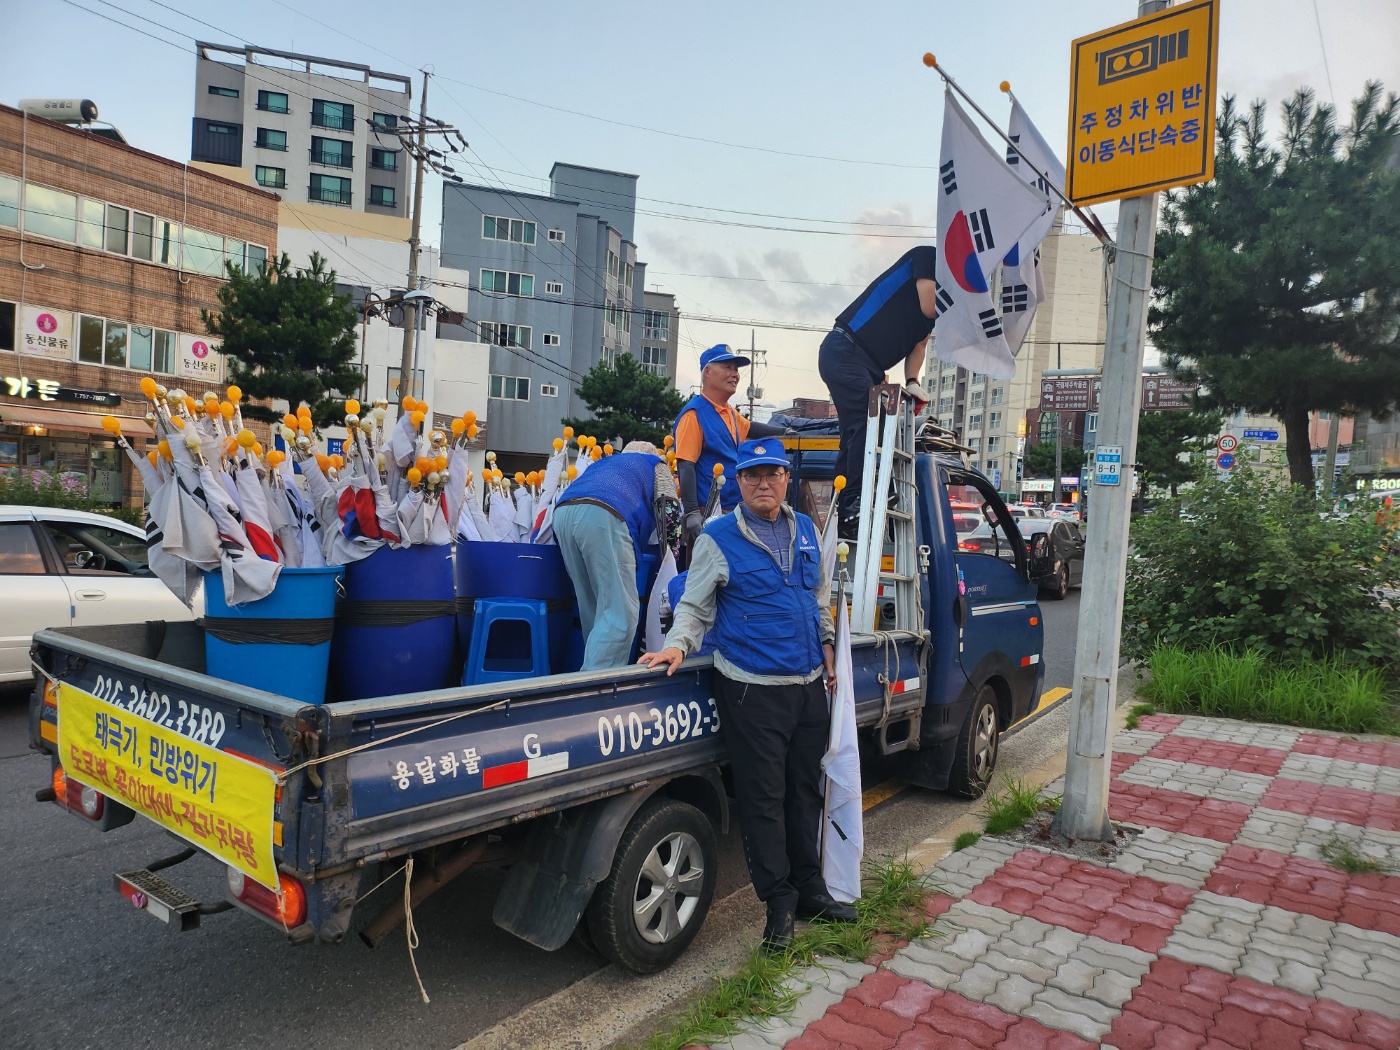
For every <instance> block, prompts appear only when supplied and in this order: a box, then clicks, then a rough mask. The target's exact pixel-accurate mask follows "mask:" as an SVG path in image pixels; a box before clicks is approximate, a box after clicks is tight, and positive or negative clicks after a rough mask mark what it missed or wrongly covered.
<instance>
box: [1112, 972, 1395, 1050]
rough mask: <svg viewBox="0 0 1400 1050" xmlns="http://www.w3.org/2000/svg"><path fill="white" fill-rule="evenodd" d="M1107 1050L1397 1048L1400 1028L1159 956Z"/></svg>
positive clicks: (1364, 1014)
mask: <svg viewBox="0 0 1400 1050" xmlns="http://www.w3.org/2000/svg"><path fill="white" fill-rule="evenodd" d="M1104 1045H1105V1046H1112V1047H1118V1048H1119V1050H1166V1048H1168V1047H1172V1048H1175V1047H1189V1048H1191V1050H1212V1048H1214V1050H1292V1048H1294V1047H1297V1048H1306V1050H1395V1048H1396V1047H1397V1046H1400V1022H1397V1021H1392V1020H1390V1019H1389V1018H1385V1017H1381V1016H1379V1015H1378V1014H1373V1013H1368V1012H1367V1011H1365V1010H1354V1009H1352V1008H1351V1007H1348V1006H1342V1005H1341V1004H1339V1003H1334V1002H1331V1001H1329V1000H1326V999H1314V998H1311V997H1310V996H1306V995H1299V994H1298V993H1296V992H1291V991H1289V990H1288V989H1286V988H1273V987H1270V986H1269V985H1266V984H1260V983H1259V982H1257V981H1252V980H1250V979H1249V978H1247V977H1231V976H1229V975H1227V974H1222V973H1218V972H1216V971H1214V970H1209V969H1207V968H1205V967H1199V966H1191V965H1189V964H1187V963H1182V962H1178V961H1177V960H1175V959H1168V958H1158V959H1157V961H1156V962H1154V963H1153V964H1152V969H1151V970H1150V971H1148V974H1147V976H1146V977H1144V978H1143V980H1142V983H1141V984H1140V985H1139V986H1138V988H1137V990H1136V991H1135V992H1134V993H1133V997H1132V998H1131V999H1130V1000H1128V1002H1127V1004H1126V1005H1125V1006H1124V1008H1123V1013H1122V1015H1121V1016H1120V1017H1119V1018H1118V1019H1117V1020H1116V1021H1115V1022H1114V1023H1113V1029H1112V1031H1111V1032H1109V1034H1108V1035H1107V1036H1105V1037H1104Z"/></svg>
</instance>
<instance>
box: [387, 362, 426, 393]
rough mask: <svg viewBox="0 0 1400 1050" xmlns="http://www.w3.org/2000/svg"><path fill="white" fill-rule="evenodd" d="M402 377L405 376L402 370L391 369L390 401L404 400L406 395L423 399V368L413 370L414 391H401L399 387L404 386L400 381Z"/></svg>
mask: <svg viewBox="0 0 1400 1050" xmlns="http://www.w3.org/2000/svg"><path fill="white" fill-rule="evenodd" d="M402 375H403V372H402V370H400V369H397V368H391V369H389V397H390V400H398V399H400V398H402V397H403V395H404V394H405V393H408V394H411V395H412V396H413V397H422V396H423V369H421V368H415V369H414V370H413V389H412V390H409V391H403V390H400V389H399V387H400V386H402V385H403V384H402V382H401V381H400V377H401V376H402Z"/></svg>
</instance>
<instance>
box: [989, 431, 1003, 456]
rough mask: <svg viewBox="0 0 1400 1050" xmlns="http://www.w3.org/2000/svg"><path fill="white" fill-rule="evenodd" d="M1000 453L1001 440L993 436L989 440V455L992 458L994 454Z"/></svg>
mask: <svg viewBox="0 0 1400 1050" xmlns="http://www.w3.org/2000/svg"><path fill="white" fill-rule="evenodd" d="M1000 451H1001V438H999V437H997V436H996V435H993V436H992V437H989V438H987V454H988V455H989V456H990V455H992V454H993V453H996V452H1000Z"/></svg>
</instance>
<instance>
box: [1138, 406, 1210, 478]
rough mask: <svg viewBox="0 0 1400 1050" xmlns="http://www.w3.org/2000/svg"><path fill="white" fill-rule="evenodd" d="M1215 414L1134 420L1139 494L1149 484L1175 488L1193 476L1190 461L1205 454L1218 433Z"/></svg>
mask: <svg viewBox="0 0 1400 1050" xmlns="http://www.w3.org/2000/svg"><path fill="white" fill-rule="evenodd" d="M1222 422H1223V420H1222V419H1221V417H1220V414H1219V413H1218V412H1175V411H1173V412H1144V413H1143V414H1142V415H1141V416H1139V417H1138V440H1137V468H1138V482H1139V484H1140V486H1141V491H1142V495H1144V496H1146V495H1147V489H1148V486H1149V485H1156V486H1158V487H1159V488H1165V489H1170V490H1171V494H1172V495H1173V496H1175V495H1176V488H1177V486H1178V485H1181V484H1183V483H1184V482H1187V481H1190V480H1191V479H1192V478H1193V477H1195V468H1194V467H1193V466H1192V464H1191V461H1190V459H1187V460H1182V458H1181V457H1182V455H1183V454H1187V455H1191V454H1197V453H1201V452H1205V451H1206V450H1207V449H1208V448H1210V447H1211V445H1212V444H1213V443H1214V440H1215V436H1216V435H1217V434H1219V433H1220V427H1221V424H1222Z"/></svg>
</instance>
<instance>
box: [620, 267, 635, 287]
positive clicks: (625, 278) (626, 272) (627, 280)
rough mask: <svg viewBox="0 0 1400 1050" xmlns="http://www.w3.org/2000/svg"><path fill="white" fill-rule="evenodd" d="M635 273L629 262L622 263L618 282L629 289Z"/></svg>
mask: <svg viewBox="0 0 1400 1050" xmlns="http://www.w3.org/2000/svg"><path fill="white" fill-rule="evenodd" d="M635 273H636V268H635V267H634V266H633V265H632V264H631V263H623V264H622V275H621V281H620V283H621V284H622V286H623V287H624V288H626V289H628V290H629V291H630V290H631V288H632V276H633V274H635Z"/></svg>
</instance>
